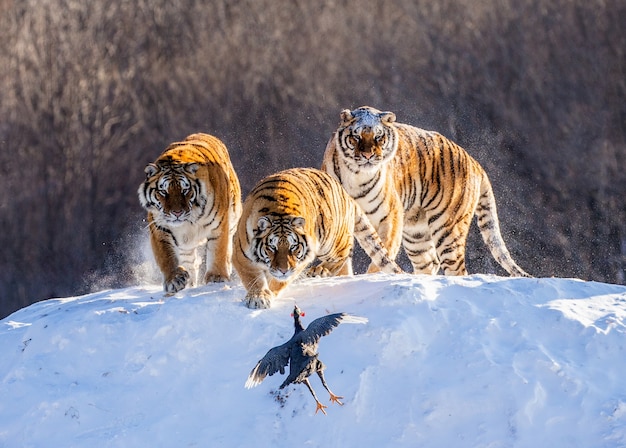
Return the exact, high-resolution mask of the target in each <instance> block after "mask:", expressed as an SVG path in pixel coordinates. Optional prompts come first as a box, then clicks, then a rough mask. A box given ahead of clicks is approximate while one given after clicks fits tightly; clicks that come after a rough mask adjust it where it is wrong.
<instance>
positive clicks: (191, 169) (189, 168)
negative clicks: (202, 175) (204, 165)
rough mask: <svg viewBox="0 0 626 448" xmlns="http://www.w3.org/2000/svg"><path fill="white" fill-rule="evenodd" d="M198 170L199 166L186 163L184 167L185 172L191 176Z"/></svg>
mask: <svg viewBox="0 0 626 448" xmlns="http://www.w3.org/2000/svg"><path fill="white" fill-rule="evenodd" d="M199 168H200V165H199V164H197V163H188V164H186V165H185V171H186V172H187V173H189V174H191V175H194V174H196V172H197V171H198V169H199Z"/></svg>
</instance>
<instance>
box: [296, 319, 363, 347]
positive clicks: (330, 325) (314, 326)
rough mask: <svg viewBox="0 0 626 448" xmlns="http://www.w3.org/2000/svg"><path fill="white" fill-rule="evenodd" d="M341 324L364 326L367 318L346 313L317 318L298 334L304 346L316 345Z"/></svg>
mask: <svg viewBox="0 0 626 448" xmlns="http://www.w3.org/2000/svg"><path fill="white" fill-rule="evenodd" d="M341 323H344V324H364V323H367V318H366V317H359V316H353V315H352V314H347V313H335V314H329V315H328V316H323V317H318V318H317V319H315V320H314V321H312V322H311V323H310V324H309V326H308V327H306V330H304V331H303V332H302V333H300V338H301V341H302V342H303V343H305V344H316V343H317V342H318V341H319V340H320V338H321V337H322V336H326V335H327V334H329V333H330V332H331V331H333V330H334V329H335V327H337V326H338V325H339V324H341Z"/></svg>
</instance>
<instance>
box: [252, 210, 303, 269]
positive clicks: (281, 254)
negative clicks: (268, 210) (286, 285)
mask: <svg viewBox="0 0 626 448" xmlns="http://www.w3.org/2000/svg"><path fill="white" fill-rule="evenodd" d="M304 224H305V220H304V218H302V217H299V216H279V217H277V216H262V217H260V218H259V220H258V221H257V229H256V230H255V243H256V248H255V254H256V258H257V261H259V262H260V263H263V264H265V265H266V266H267V267H268V268H269V272H270V274H271V275H272V276H273V277H274V278H275V279H276V280H279V281H286V280H287V279H288V278H289V277H291V276H292V275H293V274H294V273H296V272H300V271H301V269H298V268H299V267H302V266H303V265H305V266H308V264H309V263H310V262H311V261H313V258H314V255H313V252H312V251H311V250H309V248H310V244H309V243H310V242H309V238H307V235H306V231H305V229H304Z"/></svg>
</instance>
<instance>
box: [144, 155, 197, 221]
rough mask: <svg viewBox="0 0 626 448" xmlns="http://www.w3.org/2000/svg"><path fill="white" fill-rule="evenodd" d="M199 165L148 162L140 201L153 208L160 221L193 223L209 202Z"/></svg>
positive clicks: (154, 214) (150, 210)
mask: <svg viewBox="0 0 626 448" xmlns="http://www.w3.org/2000/svg"><path fill="white" fill-rule="evenodd" d="M198 168H199V166H198V164H195V163H190V164H183V165H171V164H166V165H157V164H154V163H151V164H149V165H148V166H147V167H146V169H145V172H146V180H145V182H144V183H143V184H142V185H141V186H140V187H139V200H140V202H141V205H142V206H143V207H144V208H146V209H147V210H148V211H149V212H152V215H153V217H154V220H155V222H156V223H157V224H160V225H165V226H170V227H176V226H180V225H182V224H183V223H186V222H187V223H194V222H195V221H196V220H197V219H198V217H199V216H200V214H201V208H202V206H203V205H204V204H206V198H205V195H204V194H203V186H202V184H201V182H200V181H199V180H198V179H197V178H196V172H197V170H198Z"/></svg>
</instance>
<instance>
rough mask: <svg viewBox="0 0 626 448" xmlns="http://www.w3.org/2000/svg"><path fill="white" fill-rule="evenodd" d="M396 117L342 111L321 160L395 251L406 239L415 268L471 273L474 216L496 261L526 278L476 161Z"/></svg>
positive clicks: (373, 111) (362, 109)
mask: <svg viewBox="0 0 626 448" xmlns="http://www.w3.org/2000/svg"><path fill="white" fill-rule="evenodd" d="M395 120H396V116H395V114H394V113H393V112H381V111H380V110H378V109H374V108H372V107H367V106H364V107H359V108H358V109H355V110H352V111H351V110H348V109H345V110H343V111H342V112H341V122H340V125H339V128H338V129H337V131H336V132H335V133H334V134H333V135H332V137H331V138H330V141H329V142H328V145H327V147H326V151H325V154H324V160H323V164H322V170H324V171H327V172H328V173H330V174H331V175H332V176H334V177H335V178H337V179H338V180H339V181H340V182H341V184H342V185H343V187H344V188H345V189H346V190H347V192H348V193H349V194H350V195H351V196H352V197H353V198H354V199H355V200H356V202H358V203H359V205H361V208H362V209H363V211H364V212H365V213H366V214H367V216H368V217H369V219H370V221H371V223H372V224H373V225H374V227H375V228H376V230H377V232H378V235H379V236H380V238H381V240H382V241H383V244H384V245H385V247H386V248H387V250H388V251H389V253H390V255H391V256H392V257H395V256H396V255H397V254H398V251H399V250H400V245H401V244H402V245H403V246H404V250H405V252H406V254H407V255H408V258H409V259H410V261H411V264H412V265H413V270H414V272H415V273H423V274H436V273H438V272H439V270H440V269H441V270H442V271H443V272H444V274H447V275H465V274H467V270H466V267H465V244H466V240H467V235H468V232H469V226H470V223H471V220H472V218H473V216H474V215H476V216H477V222H478V227H479V229H480V232H481V234H482V237H483V240H484V241H485V243H486V245H487V247H488V248H489V250H490V251H491V254H492V255H493V257H494V258H495V259H496V260H497V261H498V263H499V264H500V265H501V266H502V267H503V268H504V269H505V270H506V271H507V272H508V273H509V274H510V275H512V276H528V274H527V273H526V272H524V271H523V270H522V269H521V268H520V267H519V266H518V265H517V264H516V263H515V261H513V258H512V257H511V255H510V254H509V251H508V250H507V248H506V246H505V244H504V240H503V239H502V236H501V234H500V226H499V223H498V216H497V213H496V202H495V198H494V195H493V190H492V188H491V183H490V182H489V179H488V178H487V174H486V173H485V171H484V170H483V168H482V167H481V166H480V165H479V164H478V162H477V161H476V160H474V159H473V158H472V157H471V156H470V155H469V154H468V153H467V152H466V151H465V150H464V149H463V148H461V147H460V146H458V145H456V144H455V143H454V142H452V141H450V140H448V139H447V138H445V137H443V136H442V135H440V134H438V133H436V132H431V131H425V130H422V129H418V128H415V127H413V126H409V125H407V124H402V123H395ZM375 270H376V267H374V266H370V271H375Z"/></svg>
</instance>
